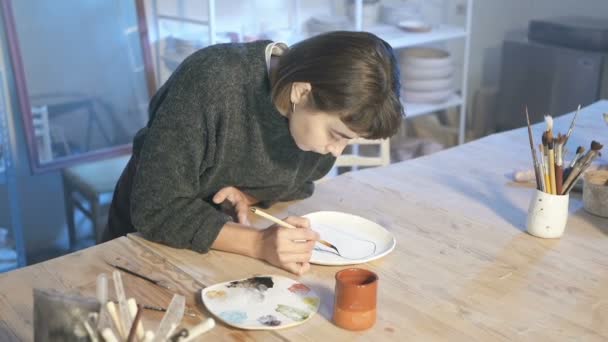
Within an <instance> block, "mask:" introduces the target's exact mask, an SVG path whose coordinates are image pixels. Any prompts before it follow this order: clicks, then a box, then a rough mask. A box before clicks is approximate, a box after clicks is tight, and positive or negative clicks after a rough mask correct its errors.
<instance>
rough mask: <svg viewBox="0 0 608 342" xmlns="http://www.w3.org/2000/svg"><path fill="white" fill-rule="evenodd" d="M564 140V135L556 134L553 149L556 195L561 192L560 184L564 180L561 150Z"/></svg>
mask: <svg viewBox="0 0 608 342" xmlns="http://www.w3.org/2000/svg"><path fill="white" fill-rule="evenodd" d="M565 141H566V136H564V135H561V133H560V134H558V135H557V144H556V149H555V193H556V194H557V195H561V194H562V186H563V182H564V167H563V163H564V159H563V153H562V150H563V148H564V143H565Z"/></svg>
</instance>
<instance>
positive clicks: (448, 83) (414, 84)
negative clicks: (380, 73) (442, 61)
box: [401, 77, 454, 91]
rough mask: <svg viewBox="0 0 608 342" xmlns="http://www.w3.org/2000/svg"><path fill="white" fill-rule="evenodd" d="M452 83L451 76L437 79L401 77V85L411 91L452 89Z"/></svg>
mask: <svg viewBox="0 0 608 342" xmlns="http://www.w3.org/2000/svg"><path fill="white" fill-rule="evenodd" d="M453 85H454V79H453V77H447V78H437V79H409V78H402V79H401V87H403V89H405V90H411V91H440V90H449V89H452V87H453Z"/></svg>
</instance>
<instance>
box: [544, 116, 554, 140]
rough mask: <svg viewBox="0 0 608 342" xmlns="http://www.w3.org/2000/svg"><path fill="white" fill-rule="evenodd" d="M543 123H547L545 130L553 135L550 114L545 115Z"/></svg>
mask: <svg viewBox="0 0 608 342" xmlns="http://www.w3.org/2000/svg"><path fill="white" fill-rule="evenodd" d="M545 123H546V124H547V132H549V134H550V135H553V117H551V115H545Z"/></svg>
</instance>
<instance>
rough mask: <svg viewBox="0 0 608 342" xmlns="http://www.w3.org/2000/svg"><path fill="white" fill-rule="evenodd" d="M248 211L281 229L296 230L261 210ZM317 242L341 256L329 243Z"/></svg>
mask: <svg viewBox="0 0 608 342" xmlns="http://www.w3.org/2000/svg"><path fill="white" fill-rule="evenodd" d="M249 210H251V212H252V213H254V214H256V215H258V216H261V217H263V218H265V219H267V220H270V221H272V222H274V223H276V224H278V225H279V226H281V227H284V228H290V229H297V227H296V226H293V225H291V224H289V223H287V222H285V221H283V220H281V219H279V218H276V217H274V216H272V215H270V214H268V213H265V212H263V211H262V210H260V209H258V208H250V209H249ZM318 242H319V243H320V244H322V245H325V246H327V247H329V248H331V249H333V250H335V251H336V253H338V255H340V256H341V254H340V251H338V248H336V246H334V245H332V244H331V243H329V242H327V241H325V240H319V241H318Z"/></svg>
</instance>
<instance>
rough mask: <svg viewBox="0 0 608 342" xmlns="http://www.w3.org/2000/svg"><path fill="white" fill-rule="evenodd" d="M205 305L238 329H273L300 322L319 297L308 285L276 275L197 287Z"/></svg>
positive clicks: (314, 309) (312, 309)
mask: <svg viewBox="0 0 608 342" xmlns="http://www.w3.org/2000/svg"><path fill="white" fill-rule="evenodd" d="M201 297H202V300H203V303H204V304H205V307H207V309H208V310H209V312H211V313H212V314H213V315H214V316H215V317H217V318H218V319H220V320H221V321H222V322H224V323H226V324H228V325H231V326H233V327H236V328H240V329H247V330H277V329H283V328H289V327H293V326H296V325H300V324H302V323H304V322H306V321H307V320H309V319H310V318H311V317H312V316H313V315H314V314H315V313H316V312H317V310H318V309H319V304H320V297H319V296H318V295H317V294H316V293H315V292H314V291H313V290H312V289H311V288H309V287H308V286H306V285H304V284H302V283H299V282H297V281H295V280H293V279H289V278H286V277H282V276H278V275H262V276H255V277H251V278H246V279H239V280H234V281H228V282H225V283H221V284H216V285H213V286H209V287H207V288H205V289H203V291H201Z"/></svg>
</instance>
